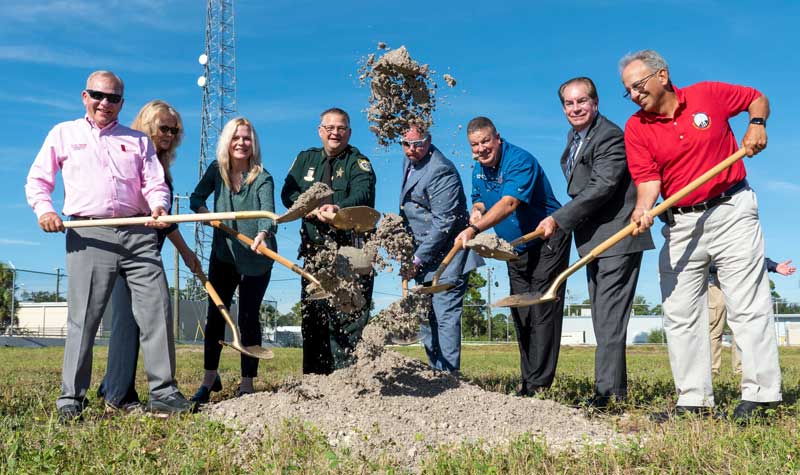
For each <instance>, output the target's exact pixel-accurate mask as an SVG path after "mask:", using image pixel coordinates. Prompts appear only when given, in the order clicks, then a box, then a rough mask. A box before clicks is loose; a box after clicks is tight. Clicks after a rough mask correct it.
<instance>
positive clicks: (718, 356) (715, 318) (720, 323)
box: [708, 284, 742, 374]
mask: <svg viewBox="0 0 800 475" xmlns="http://www.w3.org/2000/svg"><path fill="white" fill-rule="evenodd" d="M726 314H727V310H726V309H725V297H724V296H723V295H722V290H721V289H720V288H719V287H717V286H716V285H714V284H708V324H709V327H708V329H709V332H710V333H711V373H712V374H719V372H720V368H722V333H723V331H724V330H725V320H726ZM740 352H741V350H740V349H739V348H737V346H736V339H731V368H732V369H733V372H734V373H736V374H742V359H741V357H740V356H739V353H740Z"/></svg>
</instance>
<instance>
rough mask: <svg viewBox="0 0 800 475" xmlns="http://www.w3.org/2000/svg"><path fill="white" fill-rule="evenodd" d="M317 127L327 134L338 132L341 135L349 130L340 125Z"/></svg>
mask: <svg viewBox="0 0 800 475" xmlns="http://www.w3.org/2000/svg"><path fill="white" fill-rule="evenodd" d="M319 127H320V128H321V129H323V130H325V132H328V133H329V134H331V133H333V132H339V133H340V134H343V133H345V132H347V131H348V130H350V127H344V126H342V125H320V126H319Z"/></svg>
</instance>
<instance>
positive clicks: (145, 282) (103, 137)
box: [25, 71, 193, 422]
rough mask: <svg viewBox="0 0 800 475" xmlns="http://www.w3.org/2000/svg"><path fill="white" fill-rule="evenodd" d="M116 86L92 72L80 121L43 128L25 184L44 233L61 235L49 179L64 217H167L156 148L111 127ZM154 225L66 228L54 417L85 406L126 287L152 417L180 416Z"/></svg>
mask: <svg viewBox="0 0 800 475" xmlns="http://www.w3.org/2000/svg"><path fill="white" fill-rule="evenodd" d="M123 90H124V85H123V83H122V80H121V79H120V78H119V77H117V76H116V75H115V74H114V73H112V72H109V71H95V72H94V73H92V74H91V75H90V76H89V78H88V79H87V81H86V89H85V90H84V91H83V93H82V98H83V104H84V106H85V107H86V115H85V116H84V117H83V118H80V119H78V120H74V121H71V122H62V123H60V124H58V125H56V126H55V127H53V129H52V130H51V131H50V133H49V134H48V135H47V138H46V139H45V141H44V144H43V145H42V148H41V150H40V151H39V154H38V155H37V156H36V159H35V160H34V162H33V165H32V166H31V169H30V172H29V173H28V179H27V183H26V185H25V194H26V196H27V199H28V204H30V205H31V207H32V208H33V210H34V212H35V213H36V216H37V218H38V220H39V226H40V227H41V228H42V230H44V231H45V232H64V230H65V228H64V223H63V222H62V220H61V218H60V217H59V215H58V213H57V212H56V211H55V208H54V207H53V202H52V198H51V194H52V192H53V189H54V188H55V185H56V174H57V173H58V171H59V170H60V171H61V175H62V179H63V182H64V208H63V213H64V215H66V216H69V217H70V219H72V220H84V219H95V218H123V217H131V216H147V215H150V216H152V217H153V218H154V219H157V218H158V217H159V216H164V215H166V214H167V209H168V208H169V190H168V188H167V185H166V184H165V182H164V171H163V169H162V168H161V165H160V164H159V162H158V158H157V156H156V151H155V148H154V147H153V144H152V143H151V142H150V139H149V138H148V137H147V135H145V134H144V133H141V132H138V131H135V130H132V129H129V128H128V127H125V126H123V125H121V124H120V123H119V122H118V121H117V116H118V115H119V111H120V109H122V104H123V99H122V95H123ZM162 226H163V225H162V224H160V223H157V222H153V223H150V224H148V225H147V226H126V227H110V226H98V227H86V228H74V229H69V230H67V233H66V234H67V243H66V244H67V273H68V274H69V277H70V279H69V289H68V311H69V314H68V325H67V339H66V342H65V345H64V366H63V369H62V382H61V396H60V397H59V398H58V400H57V402H56V405H57V407H58V415H59V420H60V421H62V422H69V421H73V420H77V419H80V417H81V412H82V411H83V409H84V407H85V406H86V404H87V400H86V392H87V391H88V389H89V384H90V378H91V371H92V347H93V346H94V337H95V335H96V334H97V329H98V327H99V325H100V319H101V317H102V315H103V311H104V310H105V308H106V304H107V303H108V301H109V299H110V296H111V290H112V289H113V287H114V282H115V280H116V279H117V277H119V278H123V279H125V280H126V281H127V284H128V287H129V288H130V290H131V300H132V305H133V314H134V317H135V318H136V323H137V324H138V325H139V328H140V329H141V336H140V339H141V347H142V352H143V354H144V361H145V370H146V372H147V379H148V382H149V386H150V402H149V404H148V408H149V409H150V410H151V411H153V412H160V413H178V412H189V411H191V410H192V409H193V405H192V404H191V403H190V402H189V401H187V400H186V398H184V397H183V395H182V394H181V393H180V392H179V391H178V388H177V385H176V383H175V342H174V340H173V332H172V317H171V315H170V305H169V298H168V289H167V281H166V278H165V276H164V269H163V266H162V263H161V256H160V254H159V252H158V242H157V238H156V233H155V231H154V230H153V229H152V228H155V227H162Z"/></svg>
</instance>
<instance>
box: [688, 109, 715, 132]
mask: <svg viewBox="0 0 800 475" xmlns="http://www.w3.org/2000/svg"><path fill="white" fill-rule="evenodd" d="M692 125H694V128H695V129H700V130H703V129H707V128H708V127H709V126H710V125H711V117H709V116H708V114H706V113H705V112H697V113H695V114H692Z"/></svg>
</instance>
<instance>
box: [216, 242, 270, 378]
mask: <svg viewBox="0 0 800 475" xmlns="http://www.w3.org/2000/svg"><path fill="white" fill-rule="evenodd" d="M271 274H272V268H270V269H269V270H268V271H267V272H265V273H263V274H261V275H241V274H239V273H238V272H236V266H235V265H233V264H228V263H226V262H222V261H220V260H219V259H217V257H216V256H215V255H214V254H213V253H212V254H211V262H210V263H209V265H208V281H209V282H211V285H212V286H214V289H215V290H216V291H217V293H218V294H219V297H220V298H221V299H222V302H223V303H224V304H225V306H226V307H228V308H230V306H231V302H232V301H233V293H234V292H235V291H236V288H237V287H238V288H239V317H238V324H239V333H241V337H242V344H243V345H244V346H251V345H260V344H261V320H260V310H261V300H262V299H263V298H264V293H265V292H266V291H267V285H269V279H270V276H271ZM224 338H225V320H224V318H223V317H222V314H221V313H220V312H219V309H217V305H216V304H215V303H214V302H213V301H212V300H211V297H209V298H208V315H207V317H206V332H205V340H204V343H205V352H204V355H203V367H204V368H205V369H207V370H216V369H217V368H219V356H220V353H221V352H222V345H220V344H219V342H220V340H222V339H224ZM241 361H242V363H241V364H242V377H244V378H255V377H256V375H257V374H258V359H257V358H252V357H250V356H246V355H241Z"/></svg>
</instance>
